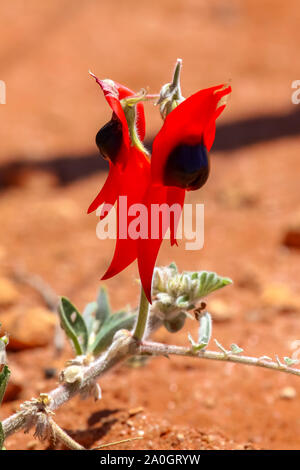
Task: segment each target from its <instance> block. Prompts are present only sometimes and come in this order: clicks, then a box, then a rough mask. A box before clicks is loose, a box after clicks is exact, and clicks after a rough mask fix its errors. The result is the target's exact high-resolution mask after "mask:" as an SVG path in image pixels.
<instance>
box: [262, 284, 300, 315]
mask: <svg viewBox="0 0 300 470" xmlns="http://www.w3.org/2000/svg"><path fill="white" fill-rule="evenodd" d="M261 301H262V304H263V305H264V306H266V307H273V308H275V309H276V310H279V311H280V310H281V311H282V310H283V311H284V310H285V311H295V310H299V309H300V296H299V295H297V294H295V292H293V291H292V290H291V289H290V288H289V286H287V285H285V284H270V285H267V286H265V288H264V290H263V292H262V294H261Z"/></svg>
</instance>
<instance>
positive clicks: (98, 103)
mask: <svg viewBox="0 0 300 470" xmlns="http://www.w3.org/2000/svg"><path fill="white" fill-rule="evenodd" d="M0 18H1V41H0V80H3V81H4V82H5V84H6V104H3V105H2V104H0V123H1V125H0V142H1V145H0V211H1V212H0V213H1V219H2V229H1V232H0V322H1V323H2V327H3V329H4V330H6V331H8V332H9V333H10V335H11V343H10V349H11V353H10V361H11V364H12V369H13V372H14V371H15V373H13V378H12V384H13V385H14V387H15V388H13V385H11V392H10V393H11V395H10V396H7V404H6V405H5V406H6V407H7V408H5V407H4V410H5V413H6V414H9V413H10V412H11V410H12V409H13V408H14V407H15V406H16V405H17V403H18V400H24V399H26V398H30V397H31V396H33V395H36V393H38V392H39V391H41V389H42V390H43V391H44V390H45V389H46V388H48V389H50V388H51V387H53V384H55V381H56V380H57V378H56V377H55V373H54V377H52V378H50V379H47V377H46V375H47V374H46V375H45V368H47V367H48V366H49V363H50V365H51V367H52V365H53V364H52V363H53V361H54V365H53V368H54V369H55V368H59V367H60V366H61V364H60V363H59V359H54V358H53V357H54V356H53V344H52V340H53V330H54V327H55V318H54V315H53V314H52V313H51V312H50V311H49V310H48V309H47V307H46V306H45V303H44V301H43V299H42V297H41V296H40V295H39V294H38V293H37V292H36V289H32V287H30V286H28V283H26V282H20V276H18V274H16V273H19V274H20V272H21V273H22V276H21V278H22V279H23V281H24V278H26V277H28V276H29V277H30V276H32V275H33V276H34V275H38V276H39V277H40V278H41V279H42V280H43V281H44V282H46V283H47V284H49V285H50V286H51V288H52V289H53V290H54V292H56V293H57V294H60V295H61V294H63V295H66V296H68V297H70V298H71V299H72V301H74V302H75V304H76V305H78V307H79V308H80V309H81V308H82V307H83V306H84V304H85V303H86V302H88V301H91V300H93V299H94V298H95V296H96V293H97V290H98V288H99V285H100V283H99V279H100V277H101V275H102V274H103V273H104V271H105V270H106V268H107V266H108V263H109V262H110V259H111V257H112V254H113V249H114V241H112V240H106V241H100V240H98V239H97V238H96V225H97V218H96V216H95V215H94V214H92V215H89V216H87V215H86V209H87V207H88V206H89V204H90V202H91V201H92V199H93V198H94V197H95V195H96V194H97V192H98V191H99V189H100V188H101V186H102V184H103V182H104V181H105V177H106V172H107V166H106V163H105V162H104V161H103V160H102V159H101V157H100V156H99V154H98V151H97V148H96V146H95V135H96V133H97V131H98V129H99V128H100V127H101V126H102V125H103V124H105V123H106V122H107V121H108V120H109V119H110V115H111V113H110V109H109V108H108V106H107V104H106V102H105V100H104V99H103V96H102V93H101V91H100V89H99V87H98V86H97V85H96V84H95V83H94V80H93V79H92V78H91V77H89V75H88V70H92V71H93V72H94V73H95V74H96V75H97V76H98V77H100V78H111V79H113V80H116V81H118V82H120V83H123V84H125V85H127V86H128V87H130V88H131V89H134V90H136V91H138V90H139V89H141V88H142V87H147V88H148V89H149V91H150V92H151V93H157V92H159V89H160V87H161V85H162V84H164V83H166V82H168V81H170V79H171V75H172V71H173V67H174V64H175V61H176V59H177V57H180V58H182V59H183V70H182V91H183V95H184V96H185V97H187V96H189V95H190V94H192V93H194V92H195V91H197V90H199V89H201V88H206V87H208V86H213V85H216V84H220V83H224V82H226V81H228V80H231V85H232V89H233V92H232V96H231V99H230V101H229V104H228V106H227V108H226V110H225V112H224V113H223V114H222V116H221V117H220V118H219V119H218V123H217V124H218V125H217V134H216V141H215V144H214V146H213V149H212V153H211V161H212V170H211V176H210V179H209V180H208V183H207V184H206V186H205V187H204V188H203V189H201V191H198V192H194V193H192V194H189V196H188V202H199V203H200V202H202V203H204V204H205V244H204V248H203V250H201V251H199V252H193V251H190V252H188V251H185V250H184V243H181V247H179V248H172V249H171V248H170V247H169V244H168V242H165V244H164V247H163V248H162V250H161V252H160V255H159V263H160V264H164V263H169V262H171V261H173V260H175V261H176V263H177V264H178V266H179V268H180V269H182V270H184V269H187V270H191V269H198V270H201V269H209V270H213V271H216V272H218V273H219V274H221V275H226V276H230V277H232V278H233V280H234V281H235V284H234V286H233V287H230V288H229V287H228V288H226V289H225V290H224V292H220V294H217V295H216V296H215V298H212V300H211V299H209V302H208V309H209V311H211V313H212V315H213V318H214V320H215V330H214V333H215V337H217V338H218V339H219V340H220V341H221V342H222V343H223V342H224V343H225V344H226V346H227V347H228V346H229V345H230V342H236V343H238V344H239V345H240V346H242V347H243V348H244V349H245V351H246V352H247V353H249V354H253V355H259V354H267V355H270V356H272V355H273V357H274V353H278V354H279V355H280V354H281V355H283V354H285V355H287V356H291V355H292V353H293V352H294V348H295V343H294V342H293V340H295V339H298V338H299V336H300V325H299V310H300V294H299V273H300V267H299V259H300V258H299V253H300V251H299V248H300V202H299V170H300V163H299V140H300V139H299V133H300V107H298V106H300V105H298V106H297V105H295V104H292V101H291V95H292V92H293V91H294V90H292V88H291V86H292V82H293V81H294V80H297V79H300V77H299V60H298V56H299V51H298V43H299V38H300V32H299V20H300V9H299V4H298V2H297V0H289V1H288V2H282V1H280V0H266V1H264V2H261V1H259V0H231V1H230V2H226V1H224V0H209V1H208V0H172V1H171V0H160V1H158V0H152V1H151V2H147V1H145V0H140V1H139V2H137V1H134V0H126V1H123V0H115V1H111V2H104V1H101V0H98V1H97V0H85V1H82V0H81V1H80V0H52V1H51V2H50V1H44V2H40V1H38V0H29V1H25V0H10V1H9V2H1V5H0ZM146 117H147V142H148V143H149V145H151V142H152V140H153V138H154V136H155V134H156V133H157V131H158V130H159V129H160V126H161V124H162V122H161V118H160V116H159V112H158V109H157V108H155V107H153V106H152V105H151V104H149V105H147V108H146ZM136 276H137V269H136V266H135V265H132V266H131V267H130V268H128V269H127V270H126V271H124V272H122V273H121V274H120V275H119V276H117V277H116V278H113V279H112V280H110V281H108V282H106V285H107V287H108V290H109V292H110V294H111V296H112V305H113V307H114V308H116V309H117V308H121V307H124V306H125V305H130V306H135V305H136V302H137V296H138V285H137V283H136ZM196 328H197V325H195V324H193V323H192V322H190V324H189V325H188V326H187V327H186V328H185V329H184V330H183V332H182V333H179V334H178V335H177V336H172V335H170V334H168V333H167V332H165V331H162V332H159V333H158V336H157V337H158V339H159V340H161V341H173V342H174V341H175V342H177V343H178V344H186V341H187V339H186V338H187V336H186V335H187V331H194V330H195V331H196ZM41 348H42V349H41ZM41 352H42V353H43V354H41ZM55 361H58V362H57V363H56V362H55ZM166 362H167V361H166V360H165V359H161V360H158V361H157V362H155V361H154V362H151V363H150V364H149V365H148V366H147V370H146V369H145V370H144V369H143V370H142V371H140V370H139V371H138V372H137V371H136V370H132V371H130V372H128V371H126V373H124V376H123V375H122V371H121V372H118V374H119V375H118V380H119V382H118V383H119V386H118V385H116V380H113V378H109V377H108V378H105V379H103V380H104V391H105V394H104V396H105V398H104V402H102V403H100V405H99V404H98V405H93V404H92V405H91V408H89V406H90V405H89V404H84V405H81V407H82V411H81V413H80V412H79V411H78V412H77V411H76V413H78V415H76V416H77V417H76V424H74V413H75V411H74V410H75V408H76V403H77V402H76V401H75V405H68V406H70V408H69V415H68V409H67V411H65V413H62V414H61V415H60V416H61V419H62V421H61V424H62V425H64V426H69V427H70V428H71V429H75V428H76V426H81V429H85V428H88V425H89V426H91V423H88V424H87V415H88V412H87V410H92V407H94V408H93V409H94V411H95V410H96V409H97V408H96V407H98V408H99V406H100V408H101V407H102V406H103V407H104V406H106V407H107V408H108V409H111V407H112V406H114V407H115V408H118V409H119V408H120V409H124V408H126V407H128V406H131V407H132V406H137V405H142V406H144V407H145V408H146V409H147V413H150V417H149V420H150V421H151V420H152V421H153V422H158V421H159V420H161V419H162V416H163V419H164V420H165V421H164V424H162V426H165V427H166V428H168V429H170V431H168V432H167V433H166V434H162V436H160V435H159V431H157V433H156V431H155V427H154V428H153V429H154V430H152V431H151V432H150V431H149V430H148V431H149V432H148V434H147V431H146V430H145V433H146V436H147V435H148V436H149V435H150V434H151V433H152V434H151V439H150V438H148V441H147V440H146V441H145V442H144V443H143V445H141V447H142V448H151V445H152V446H156V447H154V448H159V446H162V448H164V447H163V446H165V448H170V447H172V446H173V448H189V446H190V447H191V448H199V446H200V447H201V445H202V446H205V445H206V446H209V445H211V446H212V447H213V446H214V445H215V447H216V446H219V448H222V446H223V447H226V446H227V447H228V448H233V447H234V446H235V445H237V446H238V445H240V446H247V445H248V446H250V447H251V446H252V447H255V446H257V447H258V448H299V438H298V436H299V431H300V407H299V405H298V400H297V397H299V394H300V384H299V381H298V380H297V378H295V379H293V380H292V379H290V378H289V377H288V378H287V377H285V376H284V374H282V375H280V374H274V375H272V374H271V373H270V372H264V371H256V370H254V371H253V370H252V369H251V370H249V369H248V368H245V369H243V370H241V369H240V368H239V369H238V368H237V367H236V368H234V369H232V367H222V365H221V366H220V365H219V364H208V365H206V364H205V365H202V364H194V363H192V364H191V361H179V365H178V364H177V365H176V361H175V360H172V363H171V362H170V363H168V364H166ZM24 371H26V380H25V382H26V384H25V382H24ZM18 374H19V375H18ZM22 374H23V375H22ZM135 374H142V375H141V376H140V377H142V378H143V379H142V380H141V381H140V383H139V384H138V385H137V383H136V380H137V379H136V377H137V375H135ZM143 374H144V375H143ZM277 375H279V377H277ZM153 380H155V383H156V387H155V388H156V389H155V392H154V391H153V390H152V388H151V387H149V386H147V384H149V383H151V382H152V381H153ZM172 384H173V388H172ZM118 387H119V388H118ZM124 388H125V390H124ZM172 390H173V391H172ZM187 395H188V396H189V399H188V400H187V399H186V396H187ZM111 397H113V398H111ZM110 400H112V401H110ZM112 403H113V404H112ZM72 406H74V408H72ZM76 409H77V408H76ZM58 415H59V414H58ZM68 416H69V417H68ZM72 418H73V421H72ZM101 419H102V418H101ZM101 419H100V418H99V420H100V421H101ZM64 420H65V421H64ZM99 420H98V421H99ZM116 421H117V423H116V424H115V423H113V424H111V425H109V426H108V428H107V426H106V427H105V423H104V424H103V423H102V424H101V423H100V424H99V422H96V421H95V423H94V422H93V423H94V425H95V426H96V427H97V426H98V427H99V429H100V431H99V432H98V434H97V433H96V434H97V438H98V439H100V438H101V439H102V438H105V439H106V440H108V441H109V440H113V439H114V438H118V437H120V435H119V434H120V433H121V432H123V431H124V426H122V425H121V424H120V423H121V421H120V419H119V421H118V415H117V418H116ZM159 422H160V421H159ZM118 426H119V428H118ZM176 426H177V427H178V426H181V427H182V428H180V429H181V430H180V432H179V431H178V430H177V431H176V429H177V427H176ZM97 429H98V428H97ZM125 429H126V433H127V431H128V433H129V435H130V432H131V431H130V426H127V427H125ZM174 429H175V430H174ZM204 431H205V432H207V433H208V435H211V433H213V434H212V435H213V436H215V440H216V441H217V444H216V443H215V444H214V443H213V439H212V443H211V444H209V443H208V441H207V443H206V444H203V440H201V439H202V438H201V436H202V435H201V432H204ZM82 432H83V431H82ZM86 432H88V431H86ZM178 432H179V434H182V433H183V434H184V436H185V438H184V439H181V440H180V439H179V438H176V436H177V435H178ZM126 433H125V434H126ZM149 433H150V434H149ZM155 433H156V434H155ZM170 433H171V434H170ZM172 433H173V434H174V436H175V437H174V436H173V434H172ZM176 433H177V434H176ZM209 433H210V434H209ZM220 435H222V436H223V437H222V438H220ZM166 436H171V437H166ZM172 436H173V437H174V438H173V437H172ZM125 437H126V436H125ZM177 437H178V436H177ZM202 437H203V436H202ZM85 438H86V439H90V438H89V437H87V436H85ZM149 439H150V440H149ZM31 440H32V437H31ZM94 440H95V439H94ZM150 441H151V442H152V444H151V442H150ZM88 442H90V441H88ZM174 442H175V444H174ZM222 442H223V444H222ZM28 445H30V436H29V437H26V438H24V436H23V435H16V436H13V437H11V438H10V440H8V447H11V448H17V447H18V448H28V447H26V446H28ZM134 445H138V444H132V447H133V446H134ZM176 446H177V447H176ZM193 446H194V447H193Z"/></svg>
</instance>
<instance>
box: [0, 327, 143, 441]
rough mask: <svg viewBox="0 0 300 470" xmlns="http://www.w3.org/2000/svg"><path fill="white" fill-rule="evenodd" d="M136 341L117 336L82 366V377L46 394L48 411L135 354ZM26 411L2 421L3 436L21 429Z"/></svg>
mask: <svg viewBox="0 0 300 470" xmlns="http://www.w3.org/2000/svg"><path fill="white" fill-rule="evenodd" d="M136 348H137V346H136V342H135V341H134V340H133V338H132V336H131V335H130V336H127V337H126V338H125V339H124V336H122V337H121V338H120V337H119V338H117V340H116V341H114V342H113V344H112V345H111V347H110V348H109V349H108V351H107V352H106V353H105V354H103V355H101V356H100V357H98V358H97V359H96V360H95V361H93V362H91V363H90V364H89V365H88V366H85V367H84V366H83V367H82V378H81V380H80V381H77V382H75V383H72V384H71V383H64V384H62V385H60V386H58V387H57V388H55V389H54V390H52V391H51V392H49V393H48V394H47V396H48V401H49V405H48V411H55V410H56V409H58V408H59V407H60V406H62V405H63V404H64V403H66V402H67V401H69V400H70V399H71V398H73V397H74V396H75V395H77V394H80V393H83V392H84V391H85V390H86V389H87V388H88V387H89V386H90V385H91V384H93V382H94V381H95V380H96V379H98V378H99V377H101V376H102V375H103V374H104V373H105V372H107V371H108V370H109V369H111V368H112V367H114V366H115V365H116V364H118V363H120V362H122V361H124V360H125V359H126V358H127V357H130V356H131V355H135V353H136ZM27 417H28V411H26V412H25V411H23V410H21V411H19V412H17V413H15V414H13V415H12V416H10V417H9V418H7V419H5V420H4V421H2V427H3V432H4V436H5V438H6V437H8V436H10V435H11V434H13V433H15V432H16V431H18V430H19V429H22V428H24V427H25V426H26V424H27ZM33 424H34V423H32V425H33Z"/></svg>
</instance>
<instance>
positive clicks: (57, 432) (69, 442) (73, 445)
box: [48, 418, 85, 450]
mask: <svg viewBox="0 0 300 470" xmlns="http://www.w3.org/2000/svg"><path fill="white" fill-rule="evenodd" d="M48 421H49V424H50V426H51V430H52V434H53V438H54V440H55V439H59V440H60V441H61V442H62V443H63V444H65V445H66V446H67V447H68V448H69V449H72V450H85V448H84V447H83V446H81V445H80V444H78V442H76V441H74V439H72V437H70V436H69V434H67V433H66V432H65V431H64V430H63V429H62V428H61V427H60V426H58V424H57V423H56V422H55V421H54V420H53V419H52V418H48Z"/></svg>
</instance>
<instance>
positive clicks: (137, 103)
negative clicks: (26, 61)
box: [88, 74, 150, 279]
mask: <svg viewBox="0 0 300 470" xmlns="http://www.w3.org/2000/svg"><path fill="white" fill-rule="evenodd" d="M91 75H92V76H93V77H94V78H95V80H96V82H97V83H98V84H99V85H100V87H101V89H102V91H103V93H104V96H105V98H106V101H107V102H108V104H109V106H110V107H111V109H112V111H113V114H112V117H111V120H110V121H109V122H108V123H107V124H105V126H103V127H102V128H101V129H100V130H99V132H98V133H97V136H96V144H97V146H98V148H99V150H100V152H101V154H102V156H103V157H104V158H105V159H107V160H108V162H109V174H108V177H107V179H106V181H105V183H104V186H103V188H102V189H101V191H100V193H99V194H98V195H97V197H96V198H95V199H94V201H93V202H92V203H91V205H90V207H89V209H88V213H91V212H93V211H95V210H96V209H97V208H98V207H99V206H101V205H102V204H104V206H103V208H102V211H101V215H100V220H101V219H103V218H104V217H106V215H107V214H108V213H109V211H110V209H111V208H112V206H113V205H114V203H115V202H116V201H117V205H118V204H119V200H120V197H121V196H125V197H126V198H127V205H128V207H130V206H131V205H133V204H136V203H141V202H142V200H143V198H144V195H145V192H146V190H147V188H148V186H149V182H150V161H149V158H148V155H147V151H146V149H145V148H144V146H143V144H142V141H143V139H144V137H145V116H144V107H143V104H142V103H141V101H142V100H143V99H144V93H143V92H141V93H140V94H135V93H134V92H133V91H131V90H129V89H128V88H126V87H124V86H122V85H120V84H118V83H117V82H113V81H112V80H99V79H98V78H97V77H96V76H95V75H94V74H91ZM118 213H119V211H117V214H118ZM132 219H133V217H130V216H128V217H127V223H128V224H129V223H130V222H131V220H132ZM118 228H119V220H117V241H116V247H115V253H114V256H113V259H112V262H111V264H110V266H109V268H108V269H107V271H106V273H105V274H104V275H103V277H102V279H108V278H110V277H112V276H115V275H116V274H118V273H119V272H121V271H122V270H123V269H125V268H126V267H127V266H128V265H129V264H131V263H132V262H133V261H134V260H135V259H136V257H137V243H136V240H133V239H131V238H130V237H128V236H126V234H125V236H124V238H120V236H119V235H120V234H119V229H118Z"/></svg>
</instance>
